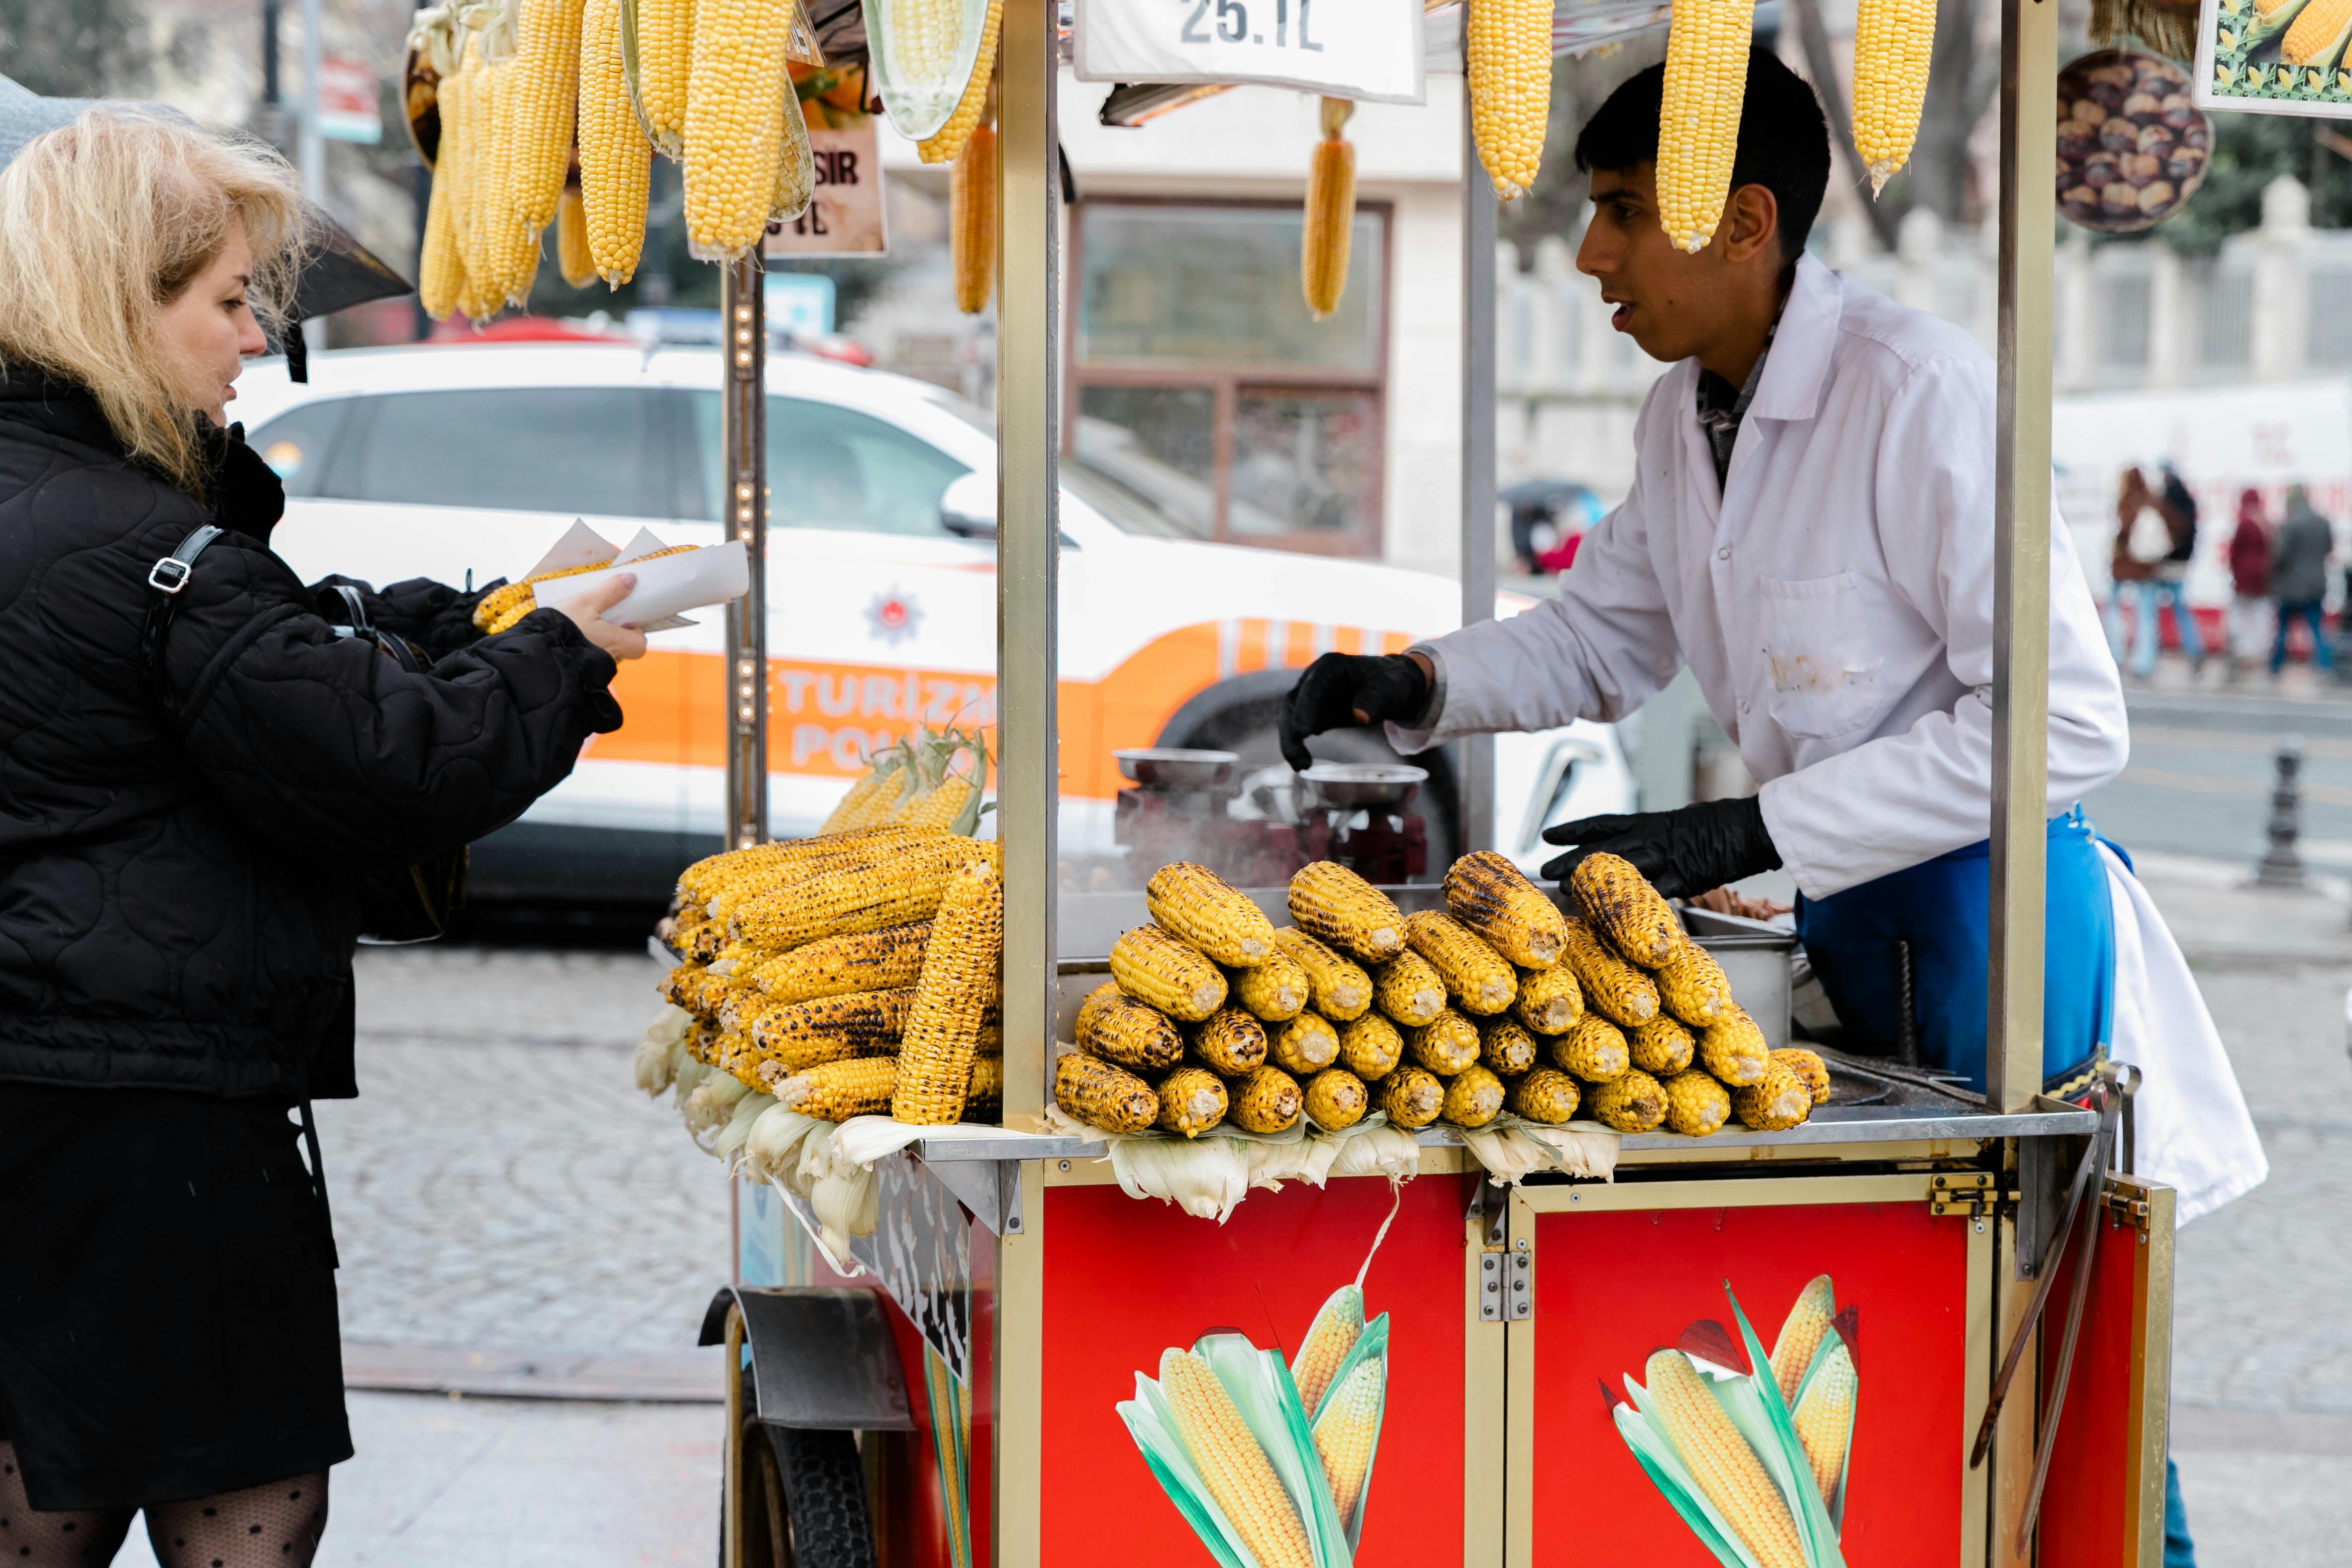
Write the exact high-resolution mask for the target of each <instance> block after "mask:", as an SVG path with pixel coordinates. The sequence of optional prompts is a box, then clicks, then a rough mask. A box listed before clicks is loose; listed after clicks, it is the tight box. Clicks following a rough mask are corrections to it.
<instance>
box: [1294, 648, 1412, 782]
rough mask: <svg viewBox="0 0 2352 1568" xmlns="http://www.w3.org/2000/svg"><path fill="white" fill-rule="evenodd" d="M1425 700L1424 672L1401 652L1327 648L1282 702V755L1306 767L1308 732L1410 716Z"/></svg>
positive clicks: (1310, 762) (1309, 758)
mask: <svg viewBox="0 0 2352 1568" xmlns="http://www.w3.org/2000/svg"><path fill="white" fill-rule="evenodd" d="M1428 706H1429V677H1427V676H1426V675H1423V673H1422V672H1421V666H1420V665H1418V664H1415V663H1414V662H1413V661H1412V659H1410V658H1406V657H1405V656H1404V655H1403V654H1401V653H1384V654H1378V655H1374V656H1371V657H1369V658H1368V657H1366V656H1365V655H1362V654H1354V653H1327V654H1325V655H1324V656H1323V657H1322V658H1318V659H1317V660H1316V661H1315V662H1314V663H1313V664H1310V665H1308V666H1307V673H1306V674H1304V675H1302V676H1300V677H1299V678H1298V684H1297V685H1296V686H1294V687H1292V688H1291V689H1290V696H1289V697H1288V698H1287V699H1286V700H1284V702H1283V704H1282V758H1283V761H1285V762H1286V763H1289V764H1290V765H1291V767H1292V769H1293V770H1295V771H1297V772H1298V773H1305V772H1306V771H1307V769H1308V768H1310V767H1312V766H1313V765H1314V763H1315V758H1314V757H1313V756H1312V755H1311V754H1310V753H1309V752H1307V736H1309V735H1319V734H1321V733H1322V732H1323V731H1326V730H1339V729H1343V728H1345V727H1346V726H1348V725H1349V724H1377V723H1380V722H1381V721H1382V720H1385V719H1395V720H1400V721H1403V720H1412V719H1417V718H1419V717H1421V710H1423V709H1424V708H1426V707H1428Z"/></svg>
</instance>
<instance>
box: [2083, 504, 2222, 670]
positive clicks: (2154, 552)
mask: <svg viewBox="0 0 2352 1568" xmlns="http://www.w3.org/2000/svg"><path fill="white" fill-rule="evenodd" d="M2184 534H2185V535H2186V536H2187V541H2186V542H2187V544H2188V546H2189V548H2192V549H2193V548H2194V546H2195V542H2196V520H2195V519H2194V517H2190V516H2183V515H2181V514H2180V513H2179V512H2178V511H2177V510H2176V509H2175V508H2173V507H2172V506H2169V505H2168V504H2167V503H2166V501H2165V500H2164V499H2163V497H2161V496H2159V495H2158V493H2157V492H2156V491H2155V490H2153V489H2150V488H2149V487H2148V482H2147V475H2146V474H2144V473H2142V472H2141V471H2140V470H2139V469H2138V468H2126V469H2125V470H2124V477H2123V481H2122V484H2121V486H2120V487H2119V489H2118V491H2117V494H2116V547H2115V558H2114V562H2113V563H2112V570H2113V574H2114V576H2115V580H2116V589H2115V594H2114V595H2113V596H2112V597H2111V598H2110V599H2109V600H2108V601H2107V611H2108V615H2107V643H2108V646H2109V647H2110V648H2111V649H2112V650H2113V651H2114V653H2115V655H2116V661H2117V662H2118V663H2122V662H2124V622H2123V606H2124V605H2125V603H2126V601H2128V602H2129V603H2130V604H2131V606H2132V622H2133V625H2132V627H2131V657H2130V660H2129V668H2130V671H2131V673H2132V674H2133V675H2134V676H2135V677H2137V678H2138V679H2142V680H2145V679H2147V678H2148V677H2149V676H2151V675H2153V674H2155V673H2156V654H2157V647H2158V635H2157V634H2158V626H2157V617H2158V616H2159V615H2160V614H2161V613H2162V611H2163V609H2164V606H2165V605H2171V606H2172V618H2173V622H2174V625H2175V626H2176V627H2177V628H2178V632H2179V638H2180V651H2181V652H2182V653H2184V654H2186V655H2188V656H2189V669H2190V672H2191V673H2192V674H2193V673H2195V672H2196V671H2197V670H2200V669H2202V668H2204V665H2205V649H2204V646H2203V644H2202V642H2201V640H2200V638H2199V637H2198V635H2197V620H2196V617H2195V616H2191V615H2190V614H2189V606H2188V605H2187V603H2186V602H2185V601H2184V600H2183V599H2182V598H2181V596H2180V585H2181V579H2182V577H2183V575H2184V574H2185V573H2186V569H2187V566H2186V558H2185V557H2184V556H2183V555H2181V553H2180V551H2181V549H2182V546H2183V535H2184Z"/></svg>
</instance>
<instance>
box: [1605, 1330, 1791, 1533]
mask: <svg viewBox="0 0 2352 1568" xmlns="http://www.w3.org/2000/svg"><path fill="white" fill-rule="evenodd" d="M1642 1375H1643V1381H1644V1382H1645V1383H1646V1384H1648V1393H1649V1396H1650V1401H1651V1406H1652V1410H1653V1413H1654V1417H1655V1419H1656V1421H1657V1424H1658V1426H1660V1427H1661V1429H1662V1430H1663V1431H1664V1434H1665V1436H1666V1437H1667V1438H1668V1440H1669V1441H1671V1442H1672V1443H1673V1444H1674V1446H1675V1452H1676V1453H1677V1454H1678V1455H1680V1456H1681V1458H1682V1460H1683V1464H1684V1465H1685V1468H1687V1469H1688V1470H1689V1472H1690V1475H1691V1479H1693V1481H1695V1482H1696V1484H1697V1486H1698V1489H1699V1490H1700V1491H1701V1492H1702V1493H1704V1494H1705V1496H1706V1500H1707V1501H1708V1502H1709V1503H1711V1504H1713V1505H1714V1507H1715V1510H1716V1512H1717V1515H1719V1516H1720V1517H1721V1518H1722V1519H1723V1521H1724V1522H1725V1523H1726V1524H1727V1525H1728V1526H1729V1527H1730V1529H1731V1531H1732V1533H1733V1534H1735V1535H1736V1536H1738V1539H1739V1543H1740V1544H1741V1545H1742V1546H1744V1547H1746V1548H1747V1550H1748V1552H1749V1554H1750V1555H1751V1556H1752V1557H1753V1558H1754V1559H1755V1561H1756V1563H1758V1564H1759V1568H1808V1565H1807V1560H1806V1553H1805V1549H1804V1545H1803V1542H1802V1541H1801V1538H1800V1536H1799V1534H1798V1531H1797V1521H1796V1520H1795V1519H1794V1517H1792V1516H1791V1515H1790V1512H1789V1506H1788V1504H1787V1503H1786V1502H1784V1501H1783V1500H1781V1497H1780V1492H1779V1490H1778V1489H1776V1488H1775V1487H1774V1486H1773V1485H1772V1480H1771V1477H1770V1476H1769V1474H1768V1473H1767V1472H1766V1471H1765V1468H1764V1462H1763V1461H1762V1460H1761V1459H1759V1458H1757V1457H1756V1451H1755V1449H1753V1448H1751V1447H1748V1439H1747V1438H1745V1437H1743V1436H1740V1433H1739V1428H1738V1426H1735V1425H1733V1423H1732V1420H1731V1417H1730V1416H1729V1415H1727V1414H1726V1413H1725V1411H1724V1408H1723V1406H1722V1405H1721V1404H1720V1403H1718V1402H1717V1399H1716V1396H1715V1394H1714V1391H1713V1390H1712V1389H1710V1388H1708V1387H1707V1384H1706V1378H1705V1377H1703V1376H1702V1375H1700V1373H1699V1371H1698V1369H1697V1368H1696V1367H1694V1366H1693V1365H1692V1364H1691V1363H1690V1358H1689V1357H1688V1356H1685V1354H1684V1353H1683V1352H1680V1351H1676V1350H1661V1351H1655V1352H1652V1353H1651V1356H1650V1359H1649V1362H1648V1363H1647V1365H1646V1366H1644V1368H1643V1374H1642Z"/></svg>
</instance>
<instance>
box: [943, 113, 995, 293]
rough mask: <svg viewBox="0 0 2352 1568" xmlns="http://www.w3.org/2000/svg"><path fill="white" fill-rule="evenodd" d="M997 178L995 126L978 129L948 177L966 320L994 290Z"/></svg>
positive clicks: (954, 262) (954, 261)
mask: <svg viewBox="0 0 2352 1568" xmlns="http://www.w3.org/2000/svg"><path fill="white" fill-rule="evenodd" d="M996 177H997V169H996V131H995V128H994V127H992V126H987V125H980V126H975V127H973V129H972V132H971V136H970V137H969V138H967V139H966V140H965V142H964V146H963V151H962V152H961V153H959V154H958V155H957V157H956V161H955V166H954V168H953V169H952V170H950V172H949V174H948V265H949V267H950V270H951V271H952V272H953V274H954V278H955V302H956V309H957V310H961V311H962V312H963V313H964V314H965V315H967V316H977V315H979V314H980V313H981V312H982V310H987V309H988V297H989V296H990V295H991V294H993V293H994V292H995V291H996Z"/></svg>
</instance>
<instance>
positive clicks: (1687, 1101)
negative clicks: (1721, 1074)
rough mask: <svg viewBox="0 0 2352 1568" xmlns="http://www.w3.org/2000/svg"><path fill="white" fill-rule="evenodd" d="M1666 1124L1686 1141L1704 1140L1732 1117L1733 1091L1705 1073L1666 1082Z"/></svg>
mask: <svg viewBox="0 0 2352 1568" xmlns="http://www.w3.org/2000/svg"><path fill="white" fill-rule="evenodd" d="M1665 1090H1666V1125H1667V1126H1668V1127H1669V1128H1671V1129H1673V1130H1674V1131H1676V1132H1679V1133H1681V1134H1682V1135H1683V1136H1684V1137H1685V1138H1704V1137H1706V1135H1707V1134H1708V1133H1710V1132H1714V1131H1718V1130H1719V1129H1720V1128H1721V1127H1722V1126H1723V1124H1724V1122H1725V1121H1728V1120H1729V1119H1730V1116H1731V1091H1730V1090H1728V1089H1725V1088H1724V1087H1723V1085H1721V1084H1719V1083H1717V1082H1716V1081H1715V1079H1712V1078H1709V1077H1708V1076H1707V1075H1706V1074H1705V1073H1703V1072H1678V1073H1676V1074H1675V1075H1674V1076H1673V1077H1672V1078H1669V1079H1665Z"/></svg>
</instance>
